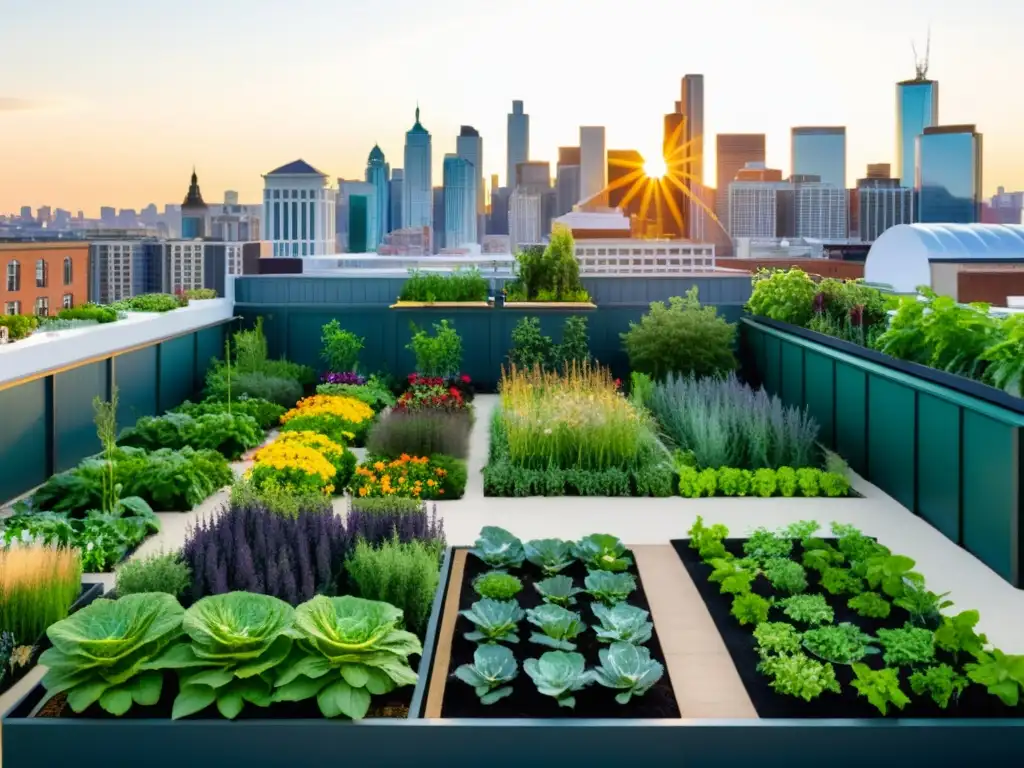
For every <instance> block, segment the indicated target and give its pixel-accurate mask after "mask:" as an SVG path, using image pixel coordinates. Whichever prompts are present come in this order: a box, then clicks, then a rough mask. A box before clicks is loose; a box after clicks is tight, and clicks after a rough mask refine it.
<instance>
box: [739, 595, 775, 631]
mask: <svg viewBox="0 0 1024 768" xmlns="http://www.w3.org/2000/svg"><path fill="white" fill-rule="evenodd" d="M771 607H772V604H771V603H770V602H769V601H768V600H765V599H764V598H763V597H761V596H760V595H755V594H753V593H749V594H746V595H736V597H734V598H733V599H732V608H731V609H730V611H729V612H730V613H731V614H732V615H733V618H735V619H736V621H738V622H739V623H740V626H746V625H747V624H753V625H754V626H755V627H756V626H757V625H758V624H760V623H761V622H763V621H768V611H769V610H770V609H771Z"/></svg>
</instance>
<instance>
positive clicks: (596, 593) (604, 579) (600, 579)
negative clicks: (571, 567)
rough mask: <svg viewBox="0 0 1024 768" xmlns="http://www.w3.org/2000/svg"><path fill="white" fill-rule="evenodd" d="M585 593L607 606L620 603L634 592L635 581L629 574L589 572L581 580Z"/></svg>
mask: <svg viewBox="0 0 1024 768" xmlns="http://www.w3.org/2000/svg"><path fill="white" fill-rule="evenodd" d="M583 586H584V587H586V592H587V594H589V595H590V596H591V597H593V598H594V599H596V600H600V601H601V602H602V603H606V604H607V605H614V604H615V603H621V602H622V601H623V600H625V599H626V598H627V597H629V596H630V594H632V593H633V592H634V591H635V590H636V579H634V578H633V575H632V574H630V573H610V572H608V571H590V573H588V574H587V578H585V579H584V580H583Z"/></svg>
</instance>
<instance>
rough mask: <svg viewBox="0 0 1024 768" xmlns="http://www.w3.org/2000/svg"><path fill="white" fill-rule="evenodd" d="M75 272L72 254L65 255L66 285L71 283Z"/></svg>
mask: <svg viewBox="0 0 1024 768" xmlns="http://www.w3.org/2000/svg"><path fill="white" fill-rule="evenodd" d="M73 274H74V273H73V271H72V265H71V257H70V256H65V257H64V285H71V280H72V276H73Z"/></svg>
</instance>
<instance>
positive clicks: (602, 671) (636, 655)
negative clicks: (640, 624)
mask: <svg viewBox="0 0 1024 768" xmlns="http://www.w3.org/2000/svg"><path fill="white" fill-rule="evenodd" d="M598 656H599V658H600V659H601V666H599V667H597V668H596V669H594V670H593V672H592V674H593V677H594V680H595V681H596V682H597V683H598V684H600V685H603V686H605V687H606V688H614V689H617V690H619V691H621V693H618V694H616V695H615V700H616V701H617V702H619V704H628V703H629V700H630V699H631V698H632V697H634V696H643V695H644V694H645V693H647V691H649V690H650V688H651V686H652V685H654V684H655V683H656V682H658V681H659V680H660V679H661V677H662V675H664V674H665V667H663V666H662V665H661V664H660V663H658V662H657V661H654V660H653V659H652V658H651V652H650V651H649V650H648V649H647V648H644V647H643V646H638V645H633V644H632V643H612V644H611V646H610V647H608V648H602V649H601V650H600V652H599V653H598Z"/></svg>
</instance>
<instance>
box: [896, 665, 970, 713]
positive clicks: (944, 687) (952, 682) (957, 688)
mask: <svg viewBox="0 0 1024 768" xmlns="http://www.w3.org/2000/svg"><path fill="white" fill-rule="evenodd" d="M970 684H971V681H970V680H968V679H967V678H966V677H964V676H963V675H961V674H958V673H957V671H956V670H955V669H953V668H952V667H951V666H949V665H948V664H939V665H938V666H935V667H928V668H927V669H925V670H924V671H923V672H915V673H914V674H912V675H911V676H910V689H911V690H912V691H913V692H914V694H915V695H917V696H924V695H925V694H927V695H928V696H931V698H932V701H934V702H935V703H936V704H938V705H939V706H940V707H942V709H945V708H946V707H948V706H949V700H950V698H953V699H956V698H958V697H959V696H960V694H961V693H962V692H963V690H964V689H965V688H966V687H967V686H968V685H970Z"/></svg>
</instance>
